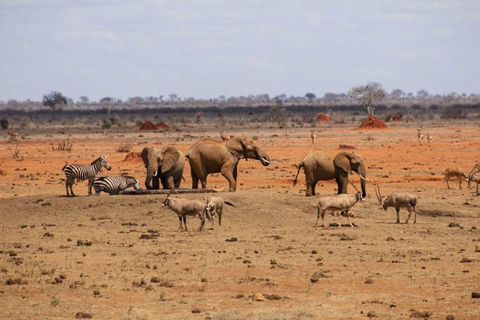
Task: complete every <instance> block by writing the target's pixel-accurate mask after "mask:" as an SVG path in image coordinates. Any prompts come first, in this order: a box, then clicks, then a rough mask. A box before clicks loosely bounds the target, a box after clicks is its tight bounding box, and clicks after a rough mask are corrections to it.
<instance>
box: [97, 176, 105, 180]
mask: <svg viewBox="0 0 480 320" xmlns="http://www.w3.org/2000/svg"><path fill="white" fill-rule="evenodd" d="M106 178H108V177H107V176H101V177H98V178H96V179H95V180H105V179H106Z"/></svg>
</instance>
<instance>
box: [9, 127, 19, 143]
mask: <svg viewBox="0 0 480 320" xmlns="http://www.w3.org/2000/svg"><path fill="white" fill-rule="evenodd" d="M8 134H9V135H10V140H12V141H17V136H18V133H17V132H16V131H15V130H12V129H8Z"/></svg>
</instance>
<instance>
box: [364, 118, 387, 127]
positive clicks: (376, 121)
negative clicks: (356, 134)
mask: <svg viewBox="0 0 480 320" xmlns="http://www.w3.org/2000/svg"><path fill="white" fill-rule="evenodd" d="M358 128H359V129H384V128H387V125H386V124H385V122H383V121H382V119H380V118H378V117H375V116H368V118H367V119H365V121H363V122H362V123H361V124H360V125H359V126H358Z"/></svg>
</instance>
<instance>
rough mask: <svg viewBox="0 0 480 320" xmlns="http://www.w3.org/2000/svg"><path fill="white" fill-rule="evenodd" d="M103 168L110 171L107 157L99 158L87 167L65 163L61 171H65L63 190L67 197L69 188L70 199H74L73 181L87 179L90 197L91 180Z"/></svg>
mask: <svg viewBox="0 0 480 320" xmlns="http://www.w3.org/2000/svg"><path fill="white" fill-rule="evenodd" d="M103 167H105V168H107V170H110V169H111V168H112V167H110V164H109V163H108V161H107V156H101V157H100V158H98V159H96V160H95V161H93V162H92V163H91V164H89V165H82V164H76V163H72V164H68V163H66V164H65V165H64V166H63V168H62V171H65V178H66V182H65V189H66V190H67V197H69V196H70V194H69V193H68V187H70V191H71V193H72V197H75V194H74V193H73V188H72V187H73V183H74V182H75V179H76V180H77V182H78V181H83V180H86V179H88V195H89V196H90V195H92V185H93V180H95V176H96V175H97V173H98V172H99V171H100V170H101V169H102V168H103Z"/></svg>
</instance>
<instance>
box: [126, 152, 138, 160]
mask: <svg viewBox="0 0 480 320" xmlns="http://www.w3.org/2000/svg"><path fill="white" fill-rule="evenodd" d="M139 158H141V153H140V152H133V151H132V152H129V153H127V155H126V156H125V159H123V161H130V160H134V159H139Z"/></svg>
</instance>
